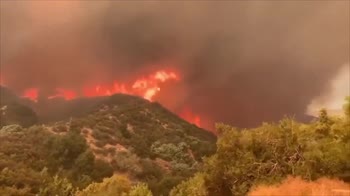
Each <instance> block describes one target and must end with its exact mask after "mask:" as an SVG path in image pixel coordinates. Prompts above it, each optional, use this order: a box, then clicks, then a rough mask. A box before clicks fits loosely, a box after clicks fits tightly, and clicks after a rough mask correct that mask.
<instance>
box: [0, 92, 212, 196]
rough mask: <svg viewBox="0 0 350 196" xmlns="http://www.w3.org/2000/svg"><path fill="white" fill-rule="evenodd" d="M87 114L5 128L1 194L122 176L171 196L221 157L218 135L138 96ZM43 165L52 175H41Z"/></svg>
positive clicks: (116, 99)
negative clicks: (208, 159) (206, 161)
mask: <svg viewBox="0 0 350 196" xmlns="http://www.w3.org/2000/svg"><path fill="white" fill-rule="evenodd" d="M85 104H86V103H85ZM87 105H88V104H87ZM77 109H78V108H77ZM82 110H85V111H88V112H87V113H86V114H85V115H83V114H81V115H80V117H79V118H78V117H76V118H71V119H70V120H67V121H60V122H55V123H50V124H45V125H42V126H34V127H31V128H28V129H22V128H18V127H16V126H5V127H3V128H2V129H1V130H0V140H1V141H6V142H4V143H1V144H0V155H1V156H0V171H4V170H5V171H6V172H5V173H3V172H0V184H3V186H0V190H7V191H8V189H9V188H10V187H12V186H14V187H15V188H16V190H17V189H18V190H22V189H23V188H26V187H27V188H28V190H24V191H27V193H28V192H29V193H31V194H35V193H38V192H39V190H40V188H42V187H44V186H45V183H47V182H48V181H50V180H48V179H51V178H50V177H52V176H54V175H55V174H58V175H59V176H60V177H62V178H67V179H68V180H69V181H70V182H72V183H73V185H74V186H76V187H79V188H84V187H85V186H87V185H88V184H90V183H91V182H94V181H101V180H102V178H104V177H110V176H111V175H112V174H120V175H126V176H127V177H128V178H130V179H132V181H133V182H139V181H141V182H146V183H147V184H148V185H149V187H150V189H151V190H152V192H153V193H154V194H155V195H161V194H164V195H167V193H168V192H169V191H170V189H171V188H172V187H174V186H175V185H176V184H178V183H179V182H180V181H182V180H183V179H185V178H187V177H189V176H191V175H192V174H193V173H195V172H196V171H197V170H198V169H199V167H200V166H201V162H202V157H203V156H208V155H211V154H213V153H214V152H215V148H216V147H215V142H216V137H215V136H214V135H213V134H212V133H210V132H208V131H206V130H203V129H201V128H198V127H197V126H195V125H192V124H189V123H187V122H186V121H184V120H182V119H181V118H179V117H178V116H177V115H175V114H173V113H171V112H169V111H168V110H166V109H165V108H164V107H162V106H161V105H160V104H158V103H152V102H149V101H147V100H144V99H142V98H139V97H134V96H129V95H122V94H117V95H113V96H111V97H106V98H104V99H103V100H102V101H100V102H98V103H97V102H96V104H93V107H91V108H89V109H88V110H86V108H82ZM21 149H27V150H21ZM45 168H47V169H46V170H47V172H48V175H46V177H42V176H41V177H38V176H40V175H41V174H40V173H42V172H43V170H45ZM46 170H45V171H46ZM16 171H22V172H16ZM23 176H26V179H27V180H26V181H23V180H21V179H23ZM1 179H2V180H3V181H1ZM0 193H2V192H1V191H0Z"/></svg>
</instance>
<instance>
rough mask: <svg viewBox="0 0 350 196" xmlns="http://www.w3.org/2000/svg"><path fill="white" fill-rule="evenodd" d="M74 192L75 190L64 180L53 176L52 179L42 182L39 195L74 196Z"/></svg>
mask: <svg viewBox="0 0 350 196" xmlns="http://www.w3.org/2000/svg"><path fill="white" fill-rule="evenodd" d="M75 192H76V189H75V188H74V187H73V185H72V184H71V183H70V182H69V181H68V180H67V179H66V178H60V177H58V176H57V175H55V176H54V177H53V178H52V179H50V180H48V181H45V182H44V185H43V188H41V189H40V192H39V195H41V196H52V195H59V196H73V195H75Z"/></svg>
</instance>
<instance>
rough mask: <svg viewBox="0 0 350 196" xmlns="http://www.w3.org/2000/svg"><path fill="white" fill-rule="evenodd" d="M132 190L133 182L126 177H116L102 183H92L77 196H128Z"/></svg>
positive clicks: (106, 179)
mask: <svg viewBox="0 0 350 196" xmlns="http://www.w3.org/2000/svg"><path fill="white" fill-rule="evenodd" d="M130 190H131V182H130V180H129V179H128V178H126V177H124V176H119V175H114V176H112V177H110V178H105V179H104V180H103V181H102V182H101V183H96V182H95V183H92V184H90V185H89V186H87V187H86V188H85V189H84V190H82V191H79V192H78V193H77V196H106V195H120V196H127V194H128V193H129V191H130Z"/></svg>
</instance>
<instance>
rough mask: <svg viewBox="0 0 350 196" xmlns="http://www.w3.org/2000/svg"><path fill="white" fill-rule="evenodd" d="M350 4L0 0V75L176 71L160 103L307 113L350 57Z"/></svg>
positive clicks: (77, 77)
mask: <svg viewBox="0 0 350 196" xmlns="http://www.w3.org/2000/svg"><path fill="white" fill-rule="evenodd" d="M348 7H349V2H348V1H334V2H332V1H315V2H313V1H287V2H276V1H251V2H243V1H220V2H210V1H199V2H191V1H168V2H159V1H146V2H143V1H132V2H126V1H98V2H97V1H55V2H45V1H1V10H0V12H1V46H0V49H1V51H0V54H1V62H0V66H1V79H2V82H5V83H6V85H7V86H9V87H10V88H13V89H15V90H16V91H18V92H20V91H22V90H24V89H26V88H29V87H39V88H40V89H42V91H41V93H42V94H49V93H50V91H52V90H53V89H55V88H56V87H64V88H71V89H80V88H81V86H83V85H88V84H96V83H103V82H110V81H113V80H116V79H118V80H120V81H132V80H134V78H135V77H137V76H138V75H140V74H141V73H145V72H146V73H147V72H151V71H153V70H156V69H159V68H168V67H171V68H174V69H176V70H178V71H179V72H180V73H181V75H182V83H181V84H179V85H175V84H174V85H171V86H172V88H170V87H169V88H166V89H167V90H164V91H161V92H160V94H159V96H158V97H157V100H159V102H161V103H163V104H164V105H166V106H168V107H170V108H171V109H172V110H175V111H176V110H178V109H180V108H181V107H182V106H190V107H191V108H192V110H193V111H194V112H196V113H199V114H201V115H203V116H205V117H207V118H209V119H210V120H212V121H223V122H227V123H232V124H234V125H236V126H255V125H257V124H259V123H261V121H272V120H278V119H280V118H281V117H283V115H285V114H288V115H296V116H297V117H302V116H303V114H304V112H305V108H306V107H307V105H308V104H309V103H310V101H311V100H312V99H313V98H314V97H317V96H319V95H320V94H321V93H322V92H324V91H325V89H327V88H328V86H329V81H330V79H331V78H333V77H334V75H335V74H336V72H337V71H338V69H339V68H340V67H341V65H342V63H344V62H349V52H350V51H349V23H350V22H349V9H348Z"/></svg>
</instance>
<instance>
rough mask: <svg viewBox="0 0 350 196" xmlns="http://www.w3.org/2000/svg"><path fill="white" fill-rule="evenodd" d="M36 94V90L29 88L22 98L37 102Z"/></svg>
mask: <svg viewBox="0 0 350 196" xmlns="http://www.w3.org/2000/svg"><path fill="white" fill-rule="evenodd" d="M38 92H39V90H38V89H37V88H29V89H27V90H25V91H24V93H23V96H22V97H24V98H28V99H31V100H32V101H34V102H37V101H38Z"/></svg>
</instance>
